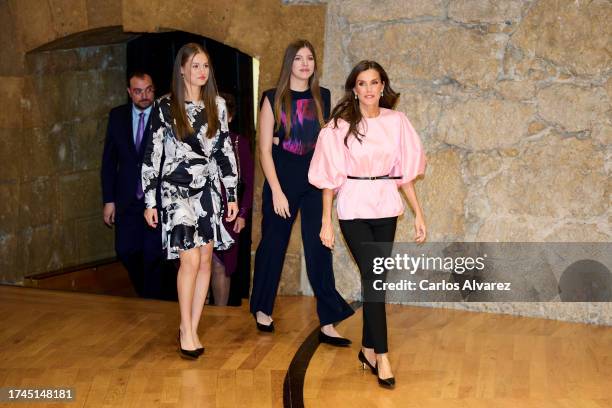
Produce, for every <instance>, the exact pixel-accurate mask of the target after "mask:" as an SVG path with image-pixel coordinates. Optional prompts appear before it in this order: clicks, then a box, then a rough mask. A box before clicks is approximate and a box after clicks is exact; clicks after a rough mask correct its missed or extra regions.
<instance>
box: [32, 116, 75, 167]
mask: <svg viewBox="0 0 612 408" xmlns="http://www.w3.org/2000/svg"><path fill="white" fill-rule="evenodd" d="M23 139H24V143H25V148H24V150H25V152H26V155H25V161H24V162H23V167H22V169H23V177H25V178H36V177H44V176H51V175H57V174H61V173H65V172H69V171H71V170H72V168H73V161H72V125H71V124H70V123H67V124H59V123H58V124H55V125H54V126H52V127H50V128H44V129H41V128H34V129H25V130H24V136H23Z"/></svg>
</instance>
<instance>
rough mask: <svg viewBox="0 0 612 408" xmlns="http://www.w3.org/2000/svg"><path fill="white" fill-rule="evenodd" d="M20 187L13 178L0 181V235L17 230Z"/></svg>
mask: <svg viewBox="0 0 612 408" xmlns="http://www.w3.org/2000/svg"><path fill="white" fill-rule="evenodd" d="M20 187H21V186H20V185H19V183H18V182H17V181H15V180H9V181H4V182H1V183H0V236H2V235H6V234H13V233H15V232H16V231H17V226H18V225H19V205H20V200H19V193H20Z"/></svg>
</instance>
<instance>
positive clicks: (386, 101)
mask: <svg viewBox="0 0 612 408" xmlns="http://www.w3.org/2000/svg"><path fill="white" fill-rule="evenodd" d="M368 69H374V70H376V71H377V72H378V74H379V75H380V79H381V81H382V82H383V83H384V84H385V85H384V88H383V96H381V98H380V100H379V101H378V106H380V107H382V108H387V109H393V108H395V105H396V104H397V101H398V99H399V96H400V94H399V93H398V92H395V91H394V90H393V89H392V88H391V84H390V83H389V76H388V75H387V73H386V72H385V70H384V68H383V67H382V66H381V65H380V64H379V63H378V62H376V61H370V60H362V61H359V62H358V63H357V65H355V66H354V67H353V69H352V70H351V73H350V74H349V76H348V78H346V82H345V84H344V96H343V97H342V99H340V101H339V102H338V103H337V104H336V106H334V109H333V110H332V113H331V117H330V122H331V121H333V123H334V127H338V119H343V120H345V121H347V122H348V124H349V130H348V132H346V136H344V145H345V146H347V147H348V138H349V137H350V136H351V135H353V136H354V137H355V138H356V139H357V140H358V141H359V143H361V142H362V139H363V137H364V136H365V135H364V134H363V133H361V132H360V131H359V129H358V126H359V123H360V122H361V120H362V119H363V115H362V113H361V109H359V100H358V99H356V98H355V93H354V92H353V89H355V85H356V83H357V77H358V76H359V74H361V73H362V72H363V71H367V70H368Z"/></svg>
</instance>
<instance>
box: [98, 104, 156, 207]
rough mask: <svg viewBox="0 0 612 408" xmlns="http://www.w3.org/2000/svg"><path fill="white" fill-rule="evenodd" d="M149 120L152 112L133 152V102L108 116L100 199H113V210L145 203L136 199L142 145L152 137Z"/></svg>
mask: <svg viewBox="0 0 612 408" xmlns="http://www.w3.org/2000/svg"><path fill="white" fill-rule="evenodd" d="M151 114H153V111H151ZM150 122H151V115H149V121H148V123H147V124H146V126H145V131H144V135H143V137H142V142H141V144H140V149H139V150H140V151H139V152H136V147H135V146H134V135H133V133H134V131H133V130H132V104H131V103H128V104H126V105H121V106H117V107H116V108H113V109H112V110H111V111H110V114H109V116H108V127H107V130H106V141H105V143H104V153H103V155H102V170H101V176H102V199H103V201H104V203H112V202H114V203H115V210H116V211H117V212H119V213H121V212H123V211H125V209H127V208H128V207H130V206H132V205H133V204H137V203H138V202H139V201H140V202H144V201H143V200H138V199H137V198H136V188H137V183H138V180H140V170H141V167H142V160H143V156H144V151H145V147H146V145H147V143H149V140H150V138H151V137H150V126H149V124H150ZM143 205H144V204H143Z"/></svg>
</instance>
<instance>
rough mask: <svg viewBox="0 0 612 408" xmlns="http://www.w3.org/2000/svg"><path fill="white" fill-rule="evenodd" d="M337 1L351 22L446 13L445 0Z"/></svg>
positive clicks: (382, 20) (376, 21)
mask: <svg viewBox="0 0 612 408" xmlns="http://www.w3.org/2000/svg"><path fill="white" fill-rule="evenodd" d="M336 3H338V4H339V6H340V7H341V9H342V16H343V18H346V19H347V21H348V22H349V23H351V24H355V23H381V22H387V21H396V20H404V19H413V18H419V17H440V18H442V17H443V15H444V13H445V10H444V9H445V4H444V3H445V2H444V1H443V0H431V1H412V2H410V4H406V1H405V0H388V1H385V2H384V4H381V2H379V1H376V0H365V1H363V0H341V1H337V2H336Z"/></svg>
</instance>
